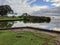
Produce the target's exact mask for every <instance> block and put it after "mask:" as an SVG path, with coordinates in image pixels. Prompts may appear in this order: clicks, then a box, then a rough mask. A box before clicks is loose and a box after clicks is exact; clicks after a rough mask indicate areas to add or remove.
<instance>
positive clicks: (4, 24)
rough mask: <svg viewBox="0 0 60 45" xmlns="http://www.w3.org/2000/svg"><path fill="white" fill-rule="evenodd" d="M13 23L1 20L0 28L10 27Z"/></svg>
mask: <svg viewBox="0 0 60 45" xmlns="http://www.w3.org/2000/svg"><path fill="white" fill-rule="evenodd" d="M13 24H14V22H10V21H9V22H5V21H3V22H0V29H1V28H10V27H11V26H12V25H13Z"/></svg>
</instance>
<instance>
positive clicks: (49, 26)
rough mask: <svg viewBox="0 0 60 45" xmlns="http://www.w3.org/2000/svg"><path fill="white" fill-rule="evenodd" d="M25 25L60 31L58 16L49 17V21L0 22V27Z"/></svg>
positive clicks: (59, 18)
mask: <svg viewBox="0 0 60 45" xmlns="http://www.w3.org/2000/svg"><path fill="white" fill-rule="evenodd" d="M26 26H29V27H36V28H44V29H49V30H57V31H60V16H54V17H51V22H50V23H24V22H23V21H13V22H11V21H10V22H0V28H9V27H26Z"/></svg>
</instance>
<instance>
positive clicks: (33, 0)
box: [0, 0, 60, 16]
mask: <svg viewBox="0 0 60 45" xmlns="http://www.w3.org/2000/svg"><path fill="white" fill-rule="evenodd" d="M0 5H10V6H11V8H12V9H13V10H14V12H15V13H18V14H23V13H28V14H31V15H57V16H60V0H0Z"/></svg>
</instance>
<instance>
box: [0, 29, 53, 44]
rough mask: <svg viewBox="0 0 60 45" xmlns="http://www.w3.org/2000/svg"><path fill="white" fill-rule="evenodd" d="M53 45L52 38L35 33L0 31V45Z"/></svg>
mask: <svg viewBox="0 0 60 45" xmlns="http://www.w3.org/2000/svg"><path fill="white" fill-rule="evenodd" d="M45 44H46V45H47V44H48V45H54V40H53V37H52V36H50V35H47V34H40V33H37V32H29V31H23V32H12V31H3V30H2V31H0V45H45Z"/></svg>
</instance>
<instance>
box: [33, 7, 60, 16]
mask: <svg viewBox="0 0 60 45" xmlns="http://www.w3.org/2000/svg"><path fill="white" fill-rule="evenodd" d="M32 15H40V16H42V15H43V16H52V15H53V16H55V15H56V16H60V7H55V8H46V9H41V10H39V11H35V12H33V13H32Z"/></svg>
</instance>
